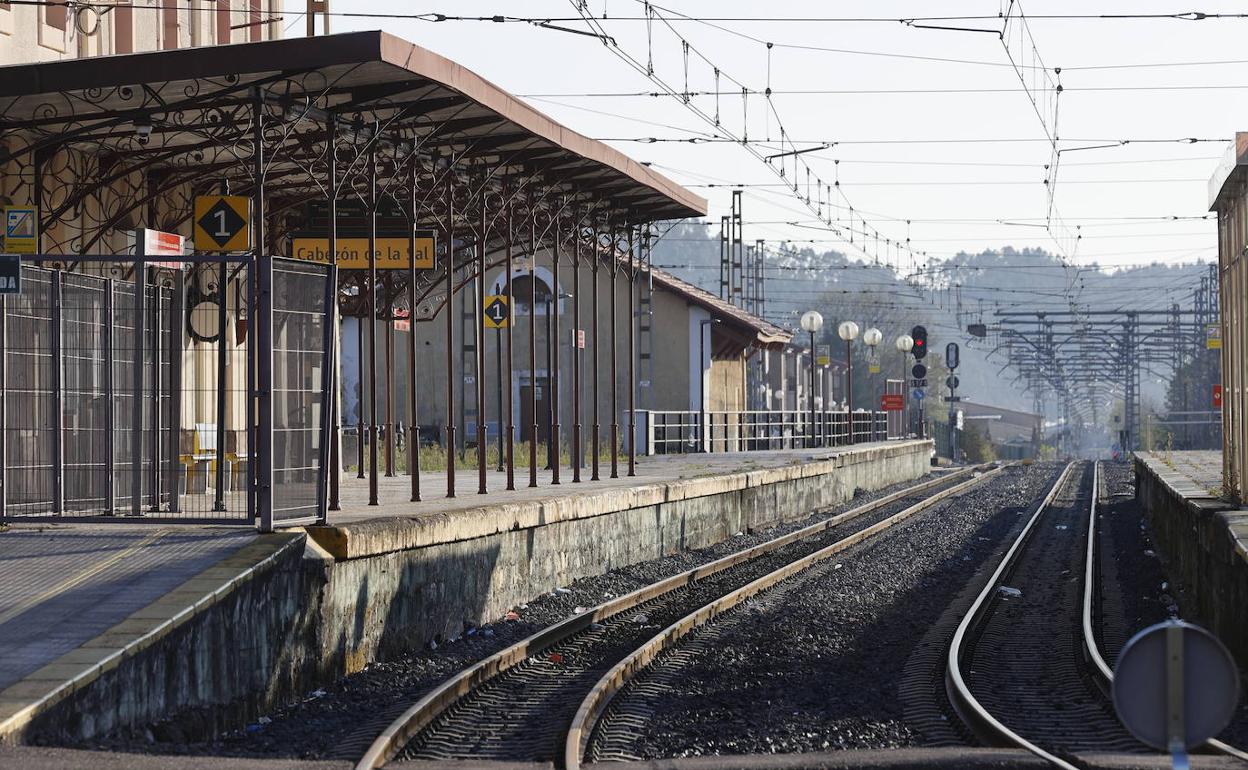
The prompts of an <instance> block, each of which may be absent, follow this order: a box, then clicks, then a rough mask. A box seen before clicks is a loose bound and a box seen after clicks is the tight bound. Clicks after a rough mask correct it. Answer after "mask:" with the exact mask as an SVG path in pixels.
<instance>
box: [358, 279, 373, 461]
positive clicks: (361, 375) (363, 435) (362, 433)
mask: <svg viewBox="0 0 1248 770" xmlns="http://www.w3.org/2000/svg"><path fill="white" fill-rule="evenodd" d="M366 304H367V303H366ZM365 312H367V307H366V308H365ZM365 320H366V319H365V318H364V316H362V315H361V316H357V317H356V324H355V363H356V370H357V377H356V379H357V380H359V385H360V393H359V397H358V398H356V399H355V408H356V412H357V416H356V420H355V439H356V440H355V461H356V471H355V477H356V478H357V479H362V478H364V444H365V443H366V442H365V438H366V431H365V429H364V393H365V390H364V375H365V371H364V321H365ZM368 383H369V387H370V388H371V387H372V384H373V378H372V377H369V378H368Z"/></svg>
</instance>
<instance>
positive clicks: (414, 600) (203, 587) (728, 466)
mask: <svg viewBox="0 0 1248 770" xmlns="http://www.w3.org/2000/svg"><path fill="white" fill-rule="evenodd" d="M931 456H932V444H931V442H930V441H926V440H911V441H889V442H877V443H872V444H861V445H857V446H854V447H841V448H835V449H815V450H787V451H775V452H756V453H732V454H727V455H684V456H661V457H647V458H640V461H639V463H638V466H637V475H636V476H635V477H632V478H630V477H627V476H626V475H625V474H626V466H625V465H623V464H622V465H621V466H620V473H621V476H620V477H619V478H616V479H610V478H607V474H608V472H609V471H608V468H607V467H606V466H604V467H603V469H602V475H603V477H604V478H603V479H602V480H601V481H597V482H590V481H588V480H587V481H583V482H582V483H579V484H576V483H572V482H571V481H570V474H568V472H567V471H565V479H564V483H561V484H560V485H558V486H552V485H550V483H549V472H547V471H543V472H542V474H541V476H540V477H539V484H540V486H538V487H536V488H529V487H527V481H528V475H527V471H522V472H520V473H518V475H517V486H518V487H519V489H517V490H515V491H513V492H506V491H503V490H502V487H503V476H502V474H497V473H494V472H491V474H490V477H489V479H488V480H489V482H490V489H491V492H490V494H489V495H478V494H477V493H476V472H475V471H470V472H464V473H462V475H461V476H460V477H458V478H457V482H458V485H459V496H458V497H456V498H454V499H447V498H446V497H444V496H443V495H444V494H445V486H444V485H445V475H443V476H442V477H441V481H442V484H443V486H442V487H441V489H440V490H439V488H438V487H437V486H436V482H435V478H434V477H433V475H432V474H426V476H425V479H424V481H425V489H424V492H425V496H426V499H425V500H424V501H423V502H420V503H411V502H408V501H407V498H408V497H409V496H410V492H409V490H410V481H409V479H408V478H406V477H396V478H388V479H382V482H383V483H382V485H381V489H380V491H381V501H382V505H380V506H376V507H370V506H368V505H366V502H367V482H366V481H360V480H357V479H355V478H350V479H345V480H344V481H343V486H342V491H343V495H342V499H343V503H344V505H343V510H342V511H340V512H334V513H333V514H332V515H331V518H330V524H329V525H328V526H317V527H309V528H307V529H297V530H287V531H282V532H278V533H275V534H271V535H258V534H256V532H255V531H254V530H253V529H251V528H247V527H237V528H231V527H223V526H215V527H209V526H189V525H188V526H170V525H160V524H153V525H143V524H141V523H125V524H121V523H119V524H113V525H104V524H78V525H75V524H72V523H71V524H55V525H49V524H29V525H18V526H13V527H10V528H8V529H6V530H0V650H3V655H0V743H22V742H31V741H35V742H62V741H71V742H72V741H77V740H85V739H89V738H92V737H95V736H99V735H103V734H107V733H109V732H111V731H113V730H116V729H125V728H133V727H140V728H141V727H142V726H143V725H146V724H149V723H152V722H155V721H158V720H161V719H165V718H167V717H170V716H177V717H178V718H179V719H185V722H184V723H183V727H184V729H185V731H186V732H187V734H188V737H190V736H195V735H199V736H207V735H211V734H213V733H215V732H218V731H220V730H224V729H230V728H231V727H234V726H238V725H240V724H242V723H244V722H246V721H247V720H249V719H254V718H256V717H257V716H258V715H260V714H263V713H265V712H266V711H269V710H271V709H272V708H274V707H275V706H277V705H278V704H280V703H283V702H287V701H289V700H291V699H293V698H296V697H300V696H302V695H303V694H304V693H307V692H309V691H311V690H313V689H315V688H316V687H318V686H321V685H323V684H326V683H328V682H330V681H333V680H334V679H336V678H338V677H340V676H343V675H345V674H349V673H353V672H355V671H358V670H360V669H362V668H364V667H365V666H366V665H368V664H369V663H371V662H373V661H375V660H378V659H384V658H386V657H388V656H392V655H397V654H400V653H402V652H403V651H405V650H408V649H411V648H413V647H417V646H420V645H423V644H427V643H429V642H432V641H438V640H441V639H446V638H453V637H455V636H458V635H459V634H461V633H463V631H464V629H465V627H467V626H471V625H477V624H480V623H485V622H491V621H494V620H498V619H499V618H501V617H502V616H503V615H505V614H506V613H507V611H508V610H510V609H511V608H513V607H515V606H517V605H520V604H523V603H525V602H527V601H528V600H530V599H532V598H534V597H536V596H538V595H540V594H542V593H546V592H549V591H552V590H554V589H555V588H556V587H559V586H562V585H567V584H568V583H570V582H572V581H573V580H576V579H577V578H580V577H584V576H588V575H595V574H600V573H602V572H604V571H606V570H609V569H612V568H615V567H619V566H624V565H627V564H631V563H636V562H640V561H645V560H649V559H653V558H657V557H661V556H665V555H670V554H673V553H678V552H680V551H682V550H686V549H692V548H701V547H705V546H709V545H712V544H714V543H717V542H720V541H722V540H725V539H727V538H729V537H732V536H733V535H734V534H735V533H737V532H742V531H749V530H753V529H764V528H766V527H768V526H771V525H774V524H778V523H781V522H783V521H787V520H792V519H797V518H801V517H804V516H806V515H809V514H810V513H811V512H814V511H816V510H819V509H822V508H826V507H830V506H832V505H835V504H838V503H840V502H844V501H845V500H848V499H849V498H851V497H852V496H853V495H854V493H855V491H856V490H859V489H862V490H874V489H879V488H882V487H885V486H888V485H890V484H895V483H898V482H902V481H906V480H910V479H913V478H918V477H919V476H922V475H923V474H925V473H927V472H928V471H929V470H930V461H931ZM584 478H586V479H588V478H589V476H588V473H586V475H585V477H584ZM277 494H279V495H280V489H279V490H277ZM179 715H181V716H179Z"/></svg>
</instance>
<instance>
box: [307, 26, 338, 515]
mask: <svg viewBox="0 0 1248 770" xmlns="http://www.w3.org/2000/svg"><path fill="white" fill-rule="evenodd" d="M308 23H309V24H311V23H312V21H311V17H310V16H309V22H308ZM325 130H326V132H327V137H326V140H325V155H326V157H325V162H326V165H327V166H328V167H329V184H328V185H327V187H328V190H329V196H328V200H327V201H326V203H327V204H328V206H327V208H328V215H329V217H328V218H329V222H328V227H327V228H326V229H327V232H326V237H327V241H326V246H327V247H328V249H327V250H328V251H329V264H330V276H331V277H330V281H331V283H332V284H333V286H332V291H333V295H332V296H333V301H332V303H331V304H330V306H329V310H330V316H329V318H328V319H326V323H327V324H330V326H331V333H332V336H331V337H330V344H331V345H332V347H333V353H334V355H333V369H332V370H331V371H330V372H329V375H330V389H329V403H328V404H326V405H325V408H327V409H329V411H330V419H329V429H330V436H329V466H328V469H327V470H328V473H329V501H328V504H327V506H326V508H327V509H328V510H331V511H338V510H342V505H341V500H340V489H339V486H340V484H341V483H342V414H341V408H340V407H339V406H338V404H339V401H340V396H341V393H340V391H341V390H342V378H341V377H339V376H338V366H339V358H340V356H339V354H338V344H339V342H338V341H339V339H340V338H341V336H342V329H341V327H340V325H339V318H338V121H337V120H336V119H335V117H334V116H333V115H330V116H329V119H328V120H327V121H326V125H325Z"/></svg>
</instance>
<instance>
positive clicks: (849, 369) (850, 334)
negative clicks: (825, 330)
mask: <svg viewBox="0 0 1248 770" xmlns="http://www.w3.org/2000/svg"><path fill="white" fill-rule="evenodd" d="M836 335H837V336H838V337H840V338H841V339H843V340H845V416H846V417H847V418H848V422H849V443H851V444H852V443H854V339H855V338H856V337H857V336H858V324H856V323H854V322H853V321H842V322H841V325H840V326H838V327H836Z"/></svg>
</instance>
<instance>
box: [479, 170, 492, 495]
mask: <svg viewBox="0 0 1248 770" xmlns="http://www.w3.org/2000/svg"><path fill="white" fill-rule="evenodd" d="M487 197H488V196H487V189H486V185H485V183H484V182H482V184H481V231H480V233H479V234H478V236H477V280H476V285H477V298H476V302H477V312H476V316H477V494H479V495H484V494H486V493H487V492H488V491H489V489H488V488H487V487H486V482H485V472H486V468H485V449H486V447H487V445H488V441H487V439H488V438H489V437H488V436H487V435H486V427H485V247H486V243H488V241H489V238H488V237H487V236H488V233H489V226H490V223H489V217H488V216H486V211H487V206H486V201H487Z"/></svg>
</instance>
